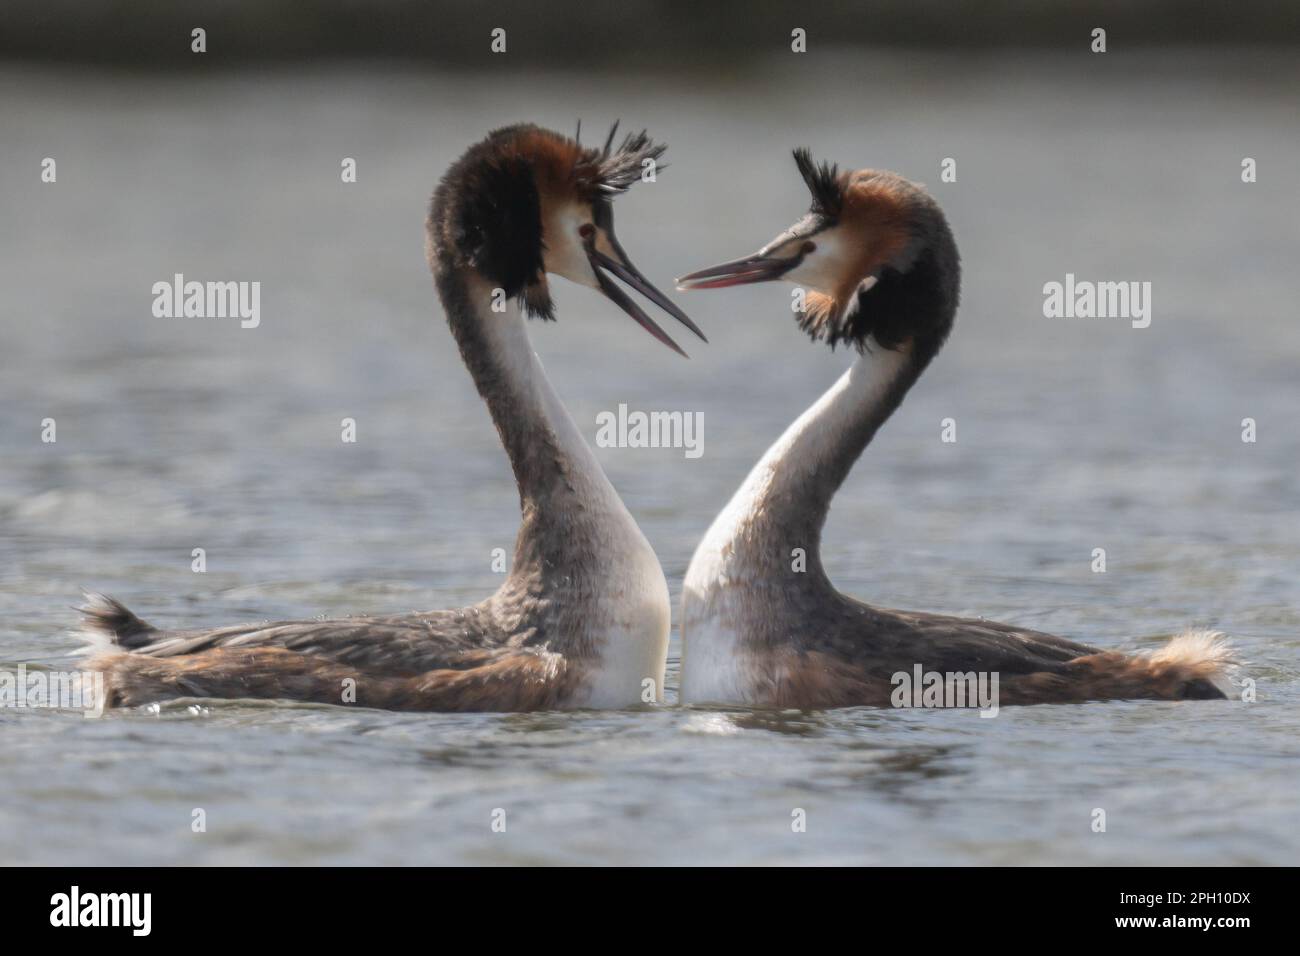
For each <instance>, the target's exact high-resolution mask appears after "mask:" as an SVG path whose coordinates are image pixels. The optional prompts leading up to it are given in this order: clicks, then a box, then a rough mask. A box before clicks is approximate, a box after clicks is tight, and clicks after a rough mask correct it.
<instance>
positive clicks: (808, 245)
mask: <svg viewBox="0 0 1300 956" xmlns="http://www.w3.org/2000/svg"><path fill="white" fill-rule="evenodd" d="M816 250H817V243H815V242H805V243H804V244H803V249H802V250H800V251H801V252H803V254H804V255H805V256H806V255H808V253H810V252H815V251H816Z"/></svg>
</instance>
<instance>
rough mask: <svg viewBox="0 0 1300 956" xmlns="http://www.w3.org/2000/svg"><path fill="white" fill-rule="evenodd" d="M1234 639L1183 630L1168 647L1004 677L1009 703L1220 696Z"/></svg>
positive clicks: (1225, 689)
mask: <svg viewBox="0 0 1300 956" xmlns="http://www.w3.org/2000/svg"><path fill="white" fill-rule="evenodd" d="M1237 663H1238V662H1237V660H1236V658H1235V656H1234V655H1233V650H1232V645H1231V644H1229V643H1228V639H1227V638H1226V637H1224V635H1223V634H1221V633H1219V632H1218V631H1184V632H1183V633H1182V634H1179V635H1178V636H1177V637H1175V638H1173V639H1172V640H1170V642H1169V643H1168V644H1166V645H1165V646H1164V647H1162V648H1160V649H1158V650H1155V651H1147V652H1144V653H1141V654H1121V653H1119V652H1117V651H1104V652H1101V653H1098V654H1089V655H1087V656H1086V657H1076V658H1075V659H1074V660H1072V661H1070V662H1069V663H1068V664H1066V665H1065V667H1064V669H1063V670H1061V671H1057V672H1055V673H1051V674H1045V673H1043V674H1026V675H1023V676H1021V677H1017V678H1013V679H1011V680H1009V681H1005V682H1004V683H1003V687H1002V701H1003V703H1007V704H1044V703H1076V702H1082V701H1085V700H1212V699H1217V700H1222V699H1224V698H1226V697H1229V696H1231V695H1232V694H1233V687H1232V683H1231V682H1230V681H1229V680H1228V674H1229V673H1230V671H1231V669H1232V668H1233V667H1234V666H1236V664H1237Z"/></svg>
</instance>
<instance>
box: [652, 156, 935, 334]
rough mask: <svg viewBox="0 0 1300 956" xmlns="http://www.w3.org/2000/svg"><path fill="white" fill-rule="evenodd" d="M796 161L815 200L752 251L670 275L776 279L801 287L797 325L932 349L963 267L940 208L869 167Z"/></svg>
mask: <svg viewBox="0 0 1300 956" xmlns="http://www.w3.org/2000/svg"><path fill="white" fill-rule="evenodd" d="M794 160H795V164H796V165H797V166H798V167H799V172H800V174H801V175H802V176H803V179H804V182H805V183H806V184H807V186H808V189H809V191H810V192H811V193H812V206H811V207H810V208H809V210H808V212H807V213H806V214H805V215H804V216H803V217H802V218H801V219H799V220H798V221H797V222H795V223H794V225H792V226H790V228H788V229H786V230H785V231H784V232H782V233H781V234H780V235H779V236H777V237H776V238H775V239H773V240H772V241H771V242H769V243H767V245H765V246H763V248H761V249H759V250H758V252H756V253H754V254H753V255H750V256H746V257H744V258H742V259H736V260H734V261H732V262H726V263H723V264H722V265H717V266H712V267H710V268H708V269H701V270H700V271H699V272H692V273H691V274H690V275H687V276H683V277H682V278H680V279H678V280H677V287H678V288H679V289H682V290H686V289H721V288H724V287H726V286H733V285H745V284H748V283H752V282H770V281H773V280H776V279H783V280H785V281H787V282H793V283H795V284H797V285H801V286H804V287H806V289H807V290H808V292H807V294H806V295H805V302H804V308H803V309H802V310H801V311H799V312H798V313H797V315H798V319H799V325H800V327H801V328H802V329H804V331H806V332H807V333H808V334H809V335H810V336H811V337H812V338H813V339H814V340H824V341H826V342H828V343H830V345H831V346H832V348H833V347H834V346H835V345H836V343H838V342H841V341H844V342H849V343H852V344H853V345H854V346H856V347H857V348H858V349H859V350H862V349H864V348H866V347H867V343H868V341H869V340H874V341H875V342H877V343H878V344H880V345H881V346H883V347H884V348H889V349H894V348H899V347H900V346H901V345H903V344H904V343H905V342H909V341H910V342H913V343H917V344H919V345H922V346H927V347H930V348H931V349H932V350H936V351H937V349H938V347H939V346H940V345H942V343H943V340H944V338H945V337H946V336H947V334H948V330H949V329H950V328H951V327H952V320H953V316H954V315H955V314H956V310H957V298H958V289H959V285H960V266H959V261H958V256H957V246H956V244H955V243H954V241H953V238H952V232H951V231H950V230H949V228H948V223H947V221H946V220H945V219H944V215H943V212H942V211H941V210H940V209H939V205H938V203H936V202H935V201H934V200H933V199H932V198H931V197H930V195H929V194H928V193H927V192H926V191H925V189H924V188H922V187H921V186H919V185H917V184H916V183H912V182H908V181H907V180H906V179H903V178H902V177H901V176H897V175H895V174H894V173H890V172H884V171H880V170H874V169H859V170H857V171H856V172H847V173H840V172H839V170H838V168H837V167H835V166H832V165H829V164H827V163H821V164H820V165H819V164H816V163H814V162H813V160H812V158H811V156H810V155H809V153H808V150H806V149H796V150H795V151H794Z"/></svg>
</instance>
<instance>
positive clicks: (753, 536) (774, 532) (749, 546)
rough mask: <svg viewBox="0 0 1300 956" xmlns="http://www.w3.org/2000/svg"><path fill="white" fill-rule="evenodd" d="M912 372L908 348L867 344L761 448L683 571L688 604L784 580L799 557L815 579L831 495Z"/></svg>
mask: <svg viewBox="0 0 1300 956" xmlns="http://www.w3.org/2000/svg"><path fill="white" fill-rule="evenodd" d="M917 374H918V370H917V369H916V368H915V367H914V363H913V360H912V353H911V349H910V347H909V346H908V345H906V344H905V345H904V346H903V347H902V348H900V349H898V350H897V351H891V350H888V349H884V348H880V347H878V346H874V345H873V346H872V350H871V351H869V352H866V353H865V354H863V355H862V356H861V357H860V358H858V359H857V361H855V362H854V363H853V365H852V366H851V367H850V368H849V370H848V371H847V372H845V373H844V374H843V375H842V376H840V378H839V380H838V381H836V382H835V384H834V385H832V386H831V387H830V389H828V390H827V391H826V393H825V394H823V395H822V396H821V398H819V399H818V400H817V401H816V402H814V403H813V405H812V406H811V407H810V408H808V410H807V411H805V412H804V413H803V414H802V415H800V416H799V417H798V418H797V419H796V420H795V421H794V423H793V424H792V425H790V427H789V428H787V429H786V430H785V433H784V434H783V435H782V436H781V437H780V438H779V439H777V441H776V443H775V444H773V445H772V447H771V448H769V449H768V450H767V453H766V454H764V455H763V457H762V458H761V459H760V460H759V462H758V464H757V465H755V466H754V468H753V470H752V471H750V473H749V477H747V478H746V479H745V482H744V484H742V485H741V486H740V489H739V490H738V491H737V492H736V493H735V495H733V496H732V498H731V501H730V502H729V503H728V504H727V506H726V507H725V508H724V509H723V510H722V512H721V513H720V514H719V515H718V516H717V518H715V519H714V521H713V524H712V526H711V527H710V528H709V530H708V533H707V534H706V535H705V536H704V539H703V541H702V542H701V543H700V545H699V547H698V548H697V549H696V552H695V557H694V558H693V559H692V560H691V564H690V568H689V569H688V571H687V574H686V591H687V598H688V599H689V598H690V597H691V596H692V595H693V594H695V595H698V594H700V593H702V592H703V591H707V590H709V589H711V588H714V587H718V586H721V585H722V584H723V583H724V582H725V583H729V584H737V583H757V582H775V581H777V580H786V579H787V578H788V575H789V573H790V569H791V567H792V565H796V564H797V563H798V561H799V559H800V558H801V557H803V558H804V559H805V560H806V568H807V571H806V575H805V577H804V580H817V579H819V578H821V577H822V571H821V558H820V546H821V530H822V526H823V524H824V523H825V520H826V513H827V511H828V509H829V507H830V502H831V498H832V497H833V496H834V494H835V492H836V491H837V490H838V489H839V487H840V484H841V483H842V482H843V481H844V478H845V477H846V476H847V475H848V473H849V470H850V469H851V468H852V467H853V463H854V462H855V461H856V460H857V458H858V456H859V455H860V454H861V453H862V450H863V449H864V448H865V447H866V445H867V443H868V442H870V441H871V438H872V436H873V435H875V433H876V430H877V429H878V428H879V427H880V426H881V425H882V424H883V423H884V421H885V420H886V419H887V418H888V417H889V415H890V414H891V413H892V412H893V410H894V409H895V408H897V406H898V404H899V402H900V401H901V400H902V397H903V394H904V393H905V392H906V391H907V389H908V388H909V387H910V386H911V384H912V382H913V381H915V379H916V376H917ZM796 549H798V550H796ZM798 573H802V572H798Z"/></svg>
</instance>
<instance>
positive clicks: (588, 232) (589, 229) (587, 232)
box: [578, 222, 596, 239]
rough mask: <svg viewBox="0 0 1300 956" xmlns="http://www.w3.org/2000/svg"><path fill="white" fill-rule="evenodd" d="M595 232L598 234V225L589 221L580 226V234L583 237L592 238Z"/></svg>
mask: <svg viewBox="0 0 1300 956" xmlns="http://www.w3.org/2000/svg"><path fill="white" fill-rule="evenodd" d="M595 234H596V227H595V226H593V225H592V224H591V223H589V222H584V223H583V224H582V225H581V226H579V227H578V235H580V236H582V238H584V239H590V238H591V237H592V236H594V235H595Z"/></svg>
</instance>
